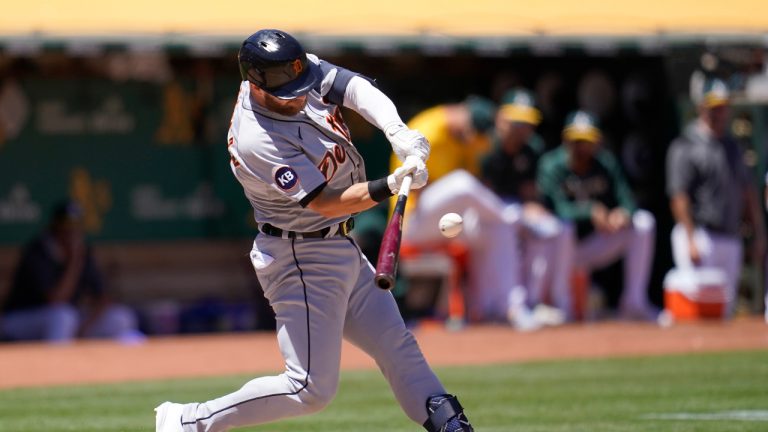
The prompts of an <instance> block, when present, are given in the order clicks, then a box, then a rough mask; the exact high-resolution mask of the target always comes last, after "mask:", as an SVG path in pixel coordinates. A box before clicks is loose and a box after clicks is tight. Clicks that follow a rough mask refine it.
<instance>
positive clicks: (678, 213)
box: [669, 193, 695, 238]
mask: <svg viewBox="0 0 768 432" xmlns="http://www.w3.org/2000/svg"><path fill="white" fill-rule="evenodd" d="M669 206H670V210H671V211H672V217H673V218H674V219H675V222H677V223H679V224H680V225H682V226H683V228H685V232H686V233H687V234H688V238H691V236H693V230H694V228H695V226H694V223H693V218H692V217H691V209H690V207H691V205H690V200H689V199H688V195H686V194H684V193H677V194H675V195H673V196H672V199H671V200H670V205H669Z"/></svg>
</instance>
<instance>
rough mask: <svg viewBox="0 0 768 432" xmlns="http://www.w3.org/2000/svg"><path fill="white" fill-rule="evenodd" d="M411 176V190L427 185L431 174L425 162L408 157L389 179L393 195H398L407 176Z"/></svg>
mask: <svg viewBox="0 0 768 432" xmlns="http://www.w3.org/2000/svg"><path fill="white" fill-rule="evenodd" d="M407 175H411V176H412V181H411V189H420V188H423V187H424V185H426V184H427V180H428V179H429V174H428V172H427V166H426V165H425V164H424V161H423V160H421V158H420V157H417V156H408V157H406V158H405V162H403V164H402V165H401V166H399V167H398V168H397V169H396V170H395V171H394V172H393V173H392V174H390V175H389V176H388V177H387V185H388V186H389V189H390V190H391V191H392V193H395V194H396V193H398V191H399V190H400V185H401V184H402V183H403V178H405V176H407Z"/></svg>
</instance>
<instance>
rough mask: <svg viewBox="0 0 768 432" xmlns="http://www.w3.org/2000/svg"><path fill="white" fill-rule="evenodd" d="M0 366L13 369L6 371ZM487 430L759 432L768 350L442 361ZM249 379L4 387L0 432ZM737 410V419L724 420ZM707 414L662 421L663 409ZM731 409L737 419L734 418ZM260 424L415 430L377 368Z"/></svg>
mask: <svg viewBox="0 0 768 432" xmlns="http://www.w3.org/2000/svg"><path fill="white" fill-rule="evenodd" d="M4 373H8V371H5V372H4ZM437 373H438V375H439V376H440V377H441V378H442V379H443V381H444V382H445V384H446V386H447V387H448V389H449V391H452V392H455V393H457V394H459V396H460V400H461V401H462V403H463V404H464V406H465V408H466V409H467V412H468V414H469V416H470V419H471V420H472V422H473V423H474V425H475V428H476V429H477V430H478V432H483V431H488V432H490V431H531V432H534V431H548V432H555V431H585V432H586V431H589V432H599V431H612V432H622V431H627V432H634V431H697V432H698V431H704V432H706V431H713V432H714V431H717V432H728V431H765V430H768V351H752V352H738V353H722V354H701V355H688V356H669V357H648V358H631V359H611V360H582V361H552V362H538V363H525V364H508V365H494V366H486V367H461V368H440V369H438V370H437ZM248 379H249V377H245V376H234V377H233V376H229V377H223V378H205V379H195V380H168V381H152V382H134V383H127V384H119V385H97V386H80V387H56V388H44V389H16V390H6V391H2V392H0V431H13V432H32V431H34V432H58V431H78V432H87V431H94V432H96V431H99V432H106V431H137V432H138V431H142V432H146V431H153V430H154V415H153V412H152V408H153V407H154V406H155V405H157V404H158V403H160V402H162V401H164V400H166V399H170V400H174V401H179V402H191V401H197V400H205V399H209V398H212V397H215V396H219V395H222V394H225V393H227V392H229V391H231V390H233V389H236V388H238V387H239V386H240V385H242V384H243V383H244V382H245V381H247V380H248ZM733 411H744V412H745V413H742V416H743V418H742V419H740V420H734V419H730V420H729V419H719V418H720V417H722V416H723V415H726V414H723V413H727V412H733ZM681 413H682V415H684V416H687V415H689V414H690V415H694V414H695V415H705V416H710V418H709V419H690V418H684V419H680V418H678V419H661V418H660V417H663V416H665V415H666V416H669V415H678V416H679V415H681ZM731 415H734V414H731ZM242 430H244V431H247V430H254V431H255V430H259V431H291V432H301V431H334V432H336V431H358V432H359V431H387V432H392V431H417V430H423V429H421V428H420V427H417V426H416V425H414V424H412V423H410V421H409V420H407V419H406V417H405V415H404V414H402V412H401V411H400V409H399V407H398V406H397V403H396V402H395V400H394V398H393V397H392V396H391V394H390V392H389V388H388V387H387V385H386V383H385V382H384V380H383V378H382V377H381V376H380V375H379V374H378V373H377V372H375V371H365V372H347V373H344V374H342V381H341V387H340V389H339V394H338V396H337V397H336V399H335V400H334V402H333V403H332V404H331V405H330V407H328V408H327V409H326V410H325V411H323V412H321V413H319V414H316V415H314V416H311V417H305V418H299V419H293V420H289V421H283V422H280V423H275V424H272V425H266V426H262V427H259V428H249V429H242Z"/></svg>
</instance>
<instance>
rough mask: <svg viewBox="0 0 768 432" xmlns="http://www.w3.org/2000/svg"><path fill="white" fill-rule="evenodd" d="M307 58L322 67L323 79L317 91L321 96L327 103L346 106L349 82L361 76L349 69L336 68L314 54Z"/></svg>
mask: <svg viewBox="0 0 768 432" xmlns="http://www.w3.org/2000/svg"><path fill="white" fill-rule="evenodd" d="M307 57H308V58H309V60H310V61H315V62H316V63H317V64H318V66H320V71H321V72H322V74H323V79H322V80H321V81H320V83H319V84H318V86H317V87H316V88H315V90H317V92H318V93H320V96H322V97H323V98H324V99H325V100H326V101H327V102H330V103H332V104H334V105H338V106H344V93H345V92H346V91H347V86H348V85H349V81H350V80H352V78H354V77H356V76H360V75H359V74H357V73H355V72H352V71H350V70H349V69H345V68H343V67H340V66H336V65H334V64H333V63H329V62H327V61H325V60H320V59H318V58H317V57H315V56H314V55H312V54H308V55H307Z"/></svg>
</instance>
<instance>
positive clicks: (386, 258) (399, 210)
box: [374, 175, 413, 290]
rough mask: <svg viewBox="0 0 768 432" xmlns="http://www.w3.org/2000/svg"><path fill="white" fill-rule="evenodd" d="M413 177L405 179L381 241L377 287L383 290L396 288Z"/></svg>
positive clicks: (377, 267) (376, 279)
mask: <svg viewBox="0 0 768 432" xmlns="http://www.w3.org/2000/svg"><path fill="white" fill-rule="evenodd" d="M411 181H413V177H412V176H411V175H407V176H405V178H403V183H402V184H401V185H400V192H399V193H398V194H397V202H396V203H395V211H393V212H392V217H391V218H390V219H389V224H388V225H387V229H386V230H385V231H384V237H382V239H381V247H380V248H379V259H378V261H377V262H376V277H375V278H374V280H375V281H376V286H377V287H379V288H381V289H383V290H391V289H392V288H394V286H395V274H397V261H398V258H399V256H400V239H401V238H402V235H403V214H404V213H405V202H406V201H407V200H408V192H409V191H410V190H411Z"/></svg>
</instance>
